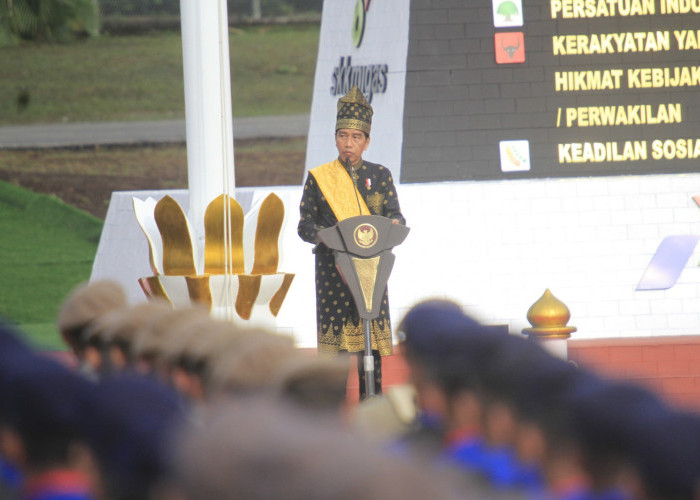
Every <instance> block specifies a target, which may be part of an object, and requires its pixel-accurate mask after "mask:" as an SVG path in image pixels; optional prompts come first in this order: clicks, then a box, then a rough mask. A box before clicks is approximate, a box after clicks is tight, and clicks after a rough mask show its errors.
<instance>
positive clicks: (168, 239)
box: [134, 193, 294, 320]
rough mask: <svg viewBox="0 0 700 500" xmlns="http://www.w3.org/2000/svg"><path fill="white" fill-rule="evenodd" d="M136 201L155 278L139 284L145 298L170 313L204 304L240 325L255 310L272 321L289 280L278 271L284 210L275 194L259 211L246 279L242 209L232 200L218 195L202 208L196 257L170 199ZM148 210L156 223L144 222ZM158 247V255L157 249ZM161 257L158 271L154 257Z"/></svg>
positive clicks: (186, 227)
mask: <svg viewBox="0 0 700 500" xmlns="http://www.w3.org/2000/svg"><path fill="white" fill-rule="evenodd" d="M149 200H150V199H149ZM137 201H138V200H134V210H135V211H136V212H137V219H138V221H139V224H140V225H141V228H142V229H143V231H144V233H145V234H146V239H147V240H148V244H149V259H150V260H151V264H152V265H151V267H152V269H153V270H154V274H155V275H154V276H149V277H144V278H140V279H139V284H140V285H141V288H142V290H143V291H144V293H145V294H146V296H148V297H158V298H161V299H166V300H168V301H169V302H170V303H171V304H173V306H175V307H178V306H179V305H188V304H194V303H198V304H204V305H206V306H208V307H209V309H210V310H211V311H212V313H213V312H214V310H215V309H216V310H220V309H224V308H225V309H226V310H227V311H234V310H235V313H236V315H237V316H238V317H240V318H241V319H244V320H248V319H252V316H253V313H254V311H255V309H254V308H255V306H256V305H258V306H260V305H266V306H267V310H268V311H269V312H270V314H271V315H272V316H277V314H278V313H279V311H280V308H281V307H282V303H283V301H284V298H285V297H286V295H287V292H288V291H289V288H290V286H291V284H292V281H293V279H294V274H290V273H280V272H278V271H277V267H278V265H279V248H278V242H279V235H280V231H281V229H282V224H283V222H284V204H283V203H282V200H281V199H280V198H279V197H278V196H277V195H276V194H274V193H271V194H269V195H268V196H267V197H266V198H265V199H264V200H263V202H262V204H261V205H260V207H259V210H258V217H257V225H256V229H255V245H254V255H253V256H252V269H251V271H250V273H246V272H245V262H246V258H245V257H246V256H245V255H244V245H243V234H244V231H243V230H244V214H243V209H242V208H241V206H240V204H239V203H238V202H237V201H236V200H235V199H233V198H232V197H230V196H228V195H226V194H222V195H220V196H218V197H217V198H215V199H214V200H213V201H212V202H211V203H210V204H209V205H208V206H207V209H206V211H205V214H204V249H203V252H200V253H199V254H198V249H197V247H196V242H195V241H194V235H193V231H192V229H191V227H190V224H189V221H188V219H187V217H186V215H185V213H184V211H183V210H182V208H181V207H180V205H179V204H178V203H177V201H175V200H174V199H173V198H171V197H170V196H165V197H164V198H162V199H161V200H160V201H158V202H157V203H155V204H154V203H153V202H151V203H146V202H138V203H137ZM151 207H154V208H152V210H153V213H152V218H153V219H154V220H155V223H150V222H149V216H151V214H149V213H148V210H149V208H151ZM153 228H157V230H154V229H153ZM161 242H162V249H161V247H159V246H158V243H161ZM161 254H162V264H161V265H160V266H159V264H160V263H159V262H157V261H158V258H157V257H158V256H159V255H161ZM198 255H203V260H204V268H203V272H201V273H199V272H197V262H198ZM249 257H250V256H249ZM200 265H201V264H200ZM160 269H162V272H160V271H159V270H160Z"/></svg>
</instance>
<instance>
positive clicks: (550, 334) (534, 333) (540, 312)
mask: <svg viewBox="0 0 700 500" xmlns="http://www.w3.org/2000/svg"><path fill="white" fill-rule="evenodd" d="M570 318H571V313H570V312H569V308H568V307H566V304H564V303H563V302H562V301H561V300H559V299H558V298H556V297H555V296H554V295H552V292H550V291H549V288H547V289H546V290H545V291H544V293H543V294H542V297H540V298H539V299H538V300H537V301H536V302H535V303H534V304H532V305H531V306H530V309H528V311H527V320H528V321H529V322H530V324H531V325H532V328H523V333H524V334H526V335H528V336H530V337H531V338H535V339H542V340H545V339H568V338H569V337H571V333H572V332H575V331H576V327H575V326H566V324H567V323H568V322H569V319H570Z"/></svg>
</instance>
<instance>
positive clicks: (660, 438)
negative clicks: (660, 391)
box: [568, 375, 700, 500]
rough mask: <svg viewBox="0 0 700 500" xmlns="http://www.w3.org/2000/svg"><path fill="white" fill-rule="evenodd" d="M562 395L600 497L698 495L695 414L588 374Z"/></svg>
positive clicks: (699, 422) (699, 429)
mask: <svg viewBox="0 0 700 500" xmlns="http://www.w3.org/2000/svg"><path fill="white" fill-rule="evenodd" d="M568 400H569V402H568V404H569V405H570V406H571V408H572V419H573V432H574V433H575V435H576V436H577V438H578V440H579V441H580V442H581V443H582V444H583V456H584V461H585V466H586V468H587V470H588V471H589V474H590V476H591V477H592V479H593V482H594V486H595V489H596V490H597V491H600V492H606V493H607V494H608V496H607V497H606V498H617V499H636V498H652V499H656V498H664V499H665V498H669V499H675V498H678V499H682V498H684V499H689V500H690V499H693V498H699V496H698V495H699V494H700V489H698V487H700V416H699V415H697V414H692V413H689V412H684V411H680V410H676V409H674V408H672V407H671V406H669V405H668V404H666V403H665V402H664V401H663V400H662V399H661V398H660V397H658V396H657V395H655V394H654V393H652V392H651V391H649V390H647V389H645V388H643V387H641V386H639V385H636V384H634V383H631V382H626V381H618V380H606V379H604V378H601V377H597V376H593V375H589V376H588V377H583V378H582V379H581V380H580V381H579V383H577V384H576V386H575V387H574V389H573V390H572V391H571V393H570V394H569V397H568ZM613 493H614V494H615V496H614V497H613V496H612V494H613Z"/></svg>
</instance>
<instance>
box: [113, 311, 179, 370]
mask: <svg viewBox="0 0 700 500" xmlns="http://www.w3.org/2000/svg"><path fill="white" fill-rule="evenodd" d="M171 310H172V306H170V304H169V303H168V302H166V301H164V300H149V301H148V302H141V303H139V304H135V305H133V306H129V307H125V308H122V309H119V310H117V311H113V312H112V313H110V314H109V317H105V318H104V322H105V323H108V324H106V325H105V328H104V330H103V331H102V333H101V335H102V336H103V337H104V343H105V345H104V348H105V355H106V357H107V358H108V360H107V361H106V363H108V366H109V367H110V371H112V372H123V371H135V370H136V362H137V359H136V356H135V355H134V341H135V339H136V334H137V332H138V331H139V330H140V329H142V328H143V327H144V326H145V325H147V324H148V322H149V321H150V320H151V319H152V318H153V317H154V316H156V315H158V314H164V313H166V312H169V311H171Z"/></svg>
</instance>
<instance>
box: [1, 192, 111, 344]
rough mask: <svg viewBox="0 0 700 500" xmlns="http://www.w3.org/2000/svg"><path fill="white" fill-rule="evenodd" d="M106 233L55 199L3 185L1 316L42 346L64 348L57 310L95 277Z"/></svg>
mask: <svg viewBox="0 0 700 500" xmlns="http://www.w3.org/2000/svg"><path fill="white" fill-rule="evenodd" d="M101 229H102V221H100V220H99V219H97V218H95V217H92V216H90V215H88V214H86V213H85V212H82V211H80V210H77V209H75V208H73V207H71V206H70V205H66V204H65V203H63V202H61V201H60V200H58V199H56V198H55V197H52V196H47V195H42V194H36V193H32V192H31V191H28V190H25V189H22V188H19V187H16V186H12V185H9V184H7V183H4V182H0V233H2V234H3V235H5V236H4V237H3V238H1V239H0V255H2V258H0V283H1V284H2V293H0V316H2V317H4V318H6V319H9V320H11V321H12V322H13V323H17V324H19V325H20V326H21V329H22V330H23V331H24V332H26V333H28V334H29V335H30V337H31V339H32V340H33V341H34V342H35V343H37V344H39V345H40V346H42V347H48V348H61V347H62V343H61V341H60V339H59V337H58V335H57V333H56V330H55V327H54V321H55V318H56V314H57V312H58V307H59V305H60V304H61V302H62V301H63V299H64V298H65V297H66V295H67V294H68V292H69V291H70V290H71V289H72V288H73V287H74V286H75V285H76V284H78V283H80V282H81V281H85V280H87V279H88V278H89V277H90V271H91V270H92V261H93V259H94V256H95V252H96V250H97V243H98V240H99V236H100V231H101Z"/></svg>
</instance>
